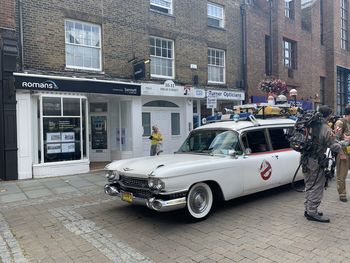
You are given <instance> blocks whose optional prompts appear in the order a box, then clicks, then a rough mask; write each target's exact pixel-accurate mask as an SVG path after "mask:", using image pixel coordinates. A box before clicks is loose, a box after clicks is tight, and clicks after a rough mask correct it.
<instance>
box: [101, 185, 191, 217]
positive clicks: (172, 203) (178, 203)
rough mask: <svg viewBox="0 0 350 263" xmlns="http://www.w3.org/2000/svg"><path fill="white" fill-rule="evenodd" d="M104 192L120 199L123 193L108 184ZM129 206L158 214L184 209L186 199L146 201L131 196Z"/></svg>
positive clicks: (152, 199) (154, 199)
mask: <svg viewBox="0 0 350 263" xmlns="http://www.w3.org/2000/svg"><path fill="white" fill-rule="evenodd" d="M104 191H105V193H106V194H108V195H110V196H118V197H120V198H121V197H122V193H123V192H122V191H120V192H119V191H118V189H117V188H116V187H115V186H113V185H110V184H106V185H105V187H104ZM131 204H135V205H143V206H147V207H148V208H150V209H152V210H155V211H158V212H168V211H173V210H178V209H181V208H184V207H185V206H186V197H181V198H176V199H171V200H162V199H156V198H154V197H152V198H149V199H147V198H140V197H136V196H133V198H132V202H131Z"/></svg>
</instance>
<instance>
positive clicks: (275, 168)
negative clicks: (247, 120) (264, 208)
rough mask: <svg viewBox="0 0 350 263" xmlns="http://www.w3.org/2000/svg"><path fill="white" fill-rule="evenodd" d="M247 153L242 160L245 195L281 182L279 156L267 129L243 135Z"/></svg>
mask: <svg viewBox="0 0 350 263" xmlns="http://www.w3.org/2000/svg"><path fill="white" fill-rule="evenodd" d="M241 142H242V144H243V148H244V151H245V153H246V154H245V156H244V157H243V158H242V162H241V165H242V169H240V170H241V172H242V177H243V180H244V194H250V193H254V192H257V191H261V190H264V189H268V188H271V187H274V186H278V185H279V184H280V181H281V176H280V170H281V168H282V167H281V166H280V165H279V163H278V162H279V160H278V159H279V157H278V154H276V153H274V152H273V151H272V148H271V143H270V142H269V139H268V131H267V129H266V128H255V129H251V130H247V131H245V132H242V133H241Z"/></svg>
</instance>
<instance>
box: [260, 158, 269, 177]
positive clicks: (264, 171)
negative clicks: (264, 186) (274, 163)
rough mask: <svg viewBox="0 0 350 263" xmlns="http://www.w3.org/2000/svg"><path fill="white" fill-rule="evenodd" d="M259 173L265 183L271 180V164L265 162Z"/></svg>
mask: <svg viewBox="0 0 350 263" xmlns="http://www.w3.org/2000/svg"><path fill="white" fill-rule="evenodd" d="M259 172H260V175H261V178H262V179H264V180H265V181H266V180H269V178H270V177H271V175H272V167H271V164H270V163H269V162H268V161H266V160H264V161H263V162H262V163H261V165H260V169H259Z"/></svg>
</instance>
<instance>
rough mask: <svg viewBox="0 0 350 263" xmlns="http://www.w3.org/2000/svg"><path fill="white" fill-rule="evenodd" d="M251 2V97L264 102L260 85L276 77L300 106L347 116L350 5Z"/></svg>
mask: <svg viewBox="0 0 350 263" xmlns="http://www.w3.org/2000/svg"><path fill="white" fill-rule="evenodd" d="M247 2H248V5H246V10H247V11H246V13H247V29H248V30H247V34H248V36H247V39H248V44H247V53H248V54H247V72H248V76H247V78H248V95H249V97H251V96H263V95H264V94H262V93H261V92H260V91H259V90H258V88H257V86H258V83H259V82H260V81H261V80H262V79H263V78H264V76H265V75H269V74H272V75H273V76H275V77H278V78H280V79H282V80H284V81H286V83H287V85H288V86H289V88H296V89H297V90H298V99H299V100H303V101H307V102H311V103H313V104H314V105H317V104H319V103H325V104H329V105H331V106H332V107H334V108H335V109H336V111H337V113H342V111H343V109H344V106H345V105H346V104H347V103H348V102H349V99H348V95H347V93H348V90H349V89H348V87H349V83H348V81H347V80H348V79H349V77H348V76H349V71H348V68H349V58H350V56H349V51H348V41H347V39H348V29H347V28H348V22H347V21H348V19H349V17H348V16H349V10H348V8H349V3H348V1H346V0H344V1H328V0H301V1H300V0H292V1H290V0H286V1H285V0H283V1H282V0H281V1H275V0H272V1H264V0H252V1H247ZM270 36H271V38H272V39H271V41H270ZM270 47H271V49H270ZM269 50H272V56H270V55H269V54H270V53H269ZM271 57H272V63H271V64H272V72H271V71H270V72H269V59H271Z"/></svg>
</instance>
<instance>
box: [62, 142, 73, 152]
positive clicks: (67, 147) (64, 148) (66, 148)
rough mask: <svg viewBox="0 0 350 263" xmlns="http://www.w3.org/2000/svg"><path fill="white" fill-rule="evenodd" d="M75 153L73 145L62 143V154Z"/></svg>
mask: <svg viewBox="0 0 350 263" xmlns="http://www.w3.org/2000/svg"><path fill="white" fill-rule="evenodd" d="M74 152H75V143H74V142H71V143H62V153H74Z"/></svg>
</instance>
